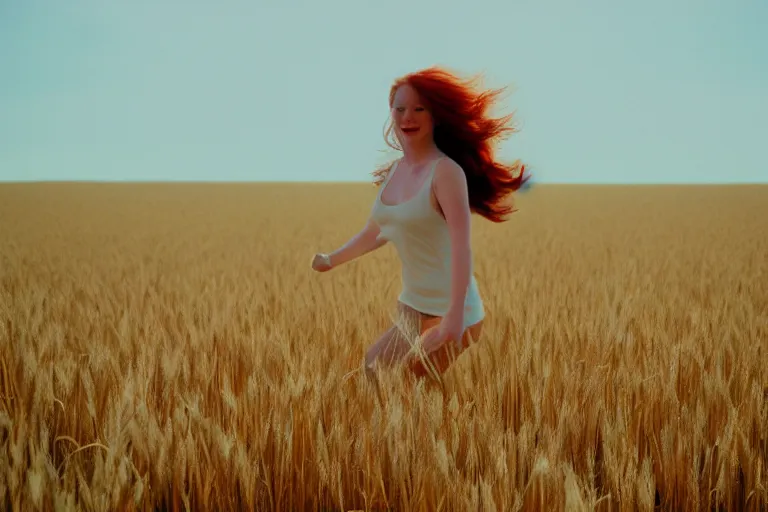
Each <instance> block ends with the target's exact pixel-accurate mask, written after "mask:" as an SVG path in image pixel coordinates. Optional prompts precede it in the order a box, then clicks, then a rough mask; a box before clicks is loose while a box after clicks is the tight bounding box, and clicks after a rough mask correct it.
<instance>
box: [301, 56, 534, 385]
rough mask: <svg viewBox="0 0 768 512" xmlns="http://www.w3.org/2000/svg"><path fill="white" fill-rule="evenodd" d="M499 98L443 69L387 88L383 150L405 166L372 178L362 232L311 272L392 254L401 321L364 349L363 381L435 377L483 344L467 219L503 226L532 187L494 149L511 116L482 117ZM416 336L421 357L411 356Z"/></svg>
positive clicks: (321, 257) (318, 258) (318, 259)
mask: <svg viewBox="0 0 768 512" xmlns="http://www.w3.org/2000/svg"><path fill="white" fill-rule="evenodd" d="M501 92H502V90H487V91H478V90H475V87H474V80H466V81H465V80H461V79H459V78H458V77H456V76H455V75H453V74H451V73H450V72H448V71H446V70H444V69H442V68H439V67H432V68H429V69H425V70H422V71H419V72H416V73H411V74H408V75H406V76H404V77H401V78H399V79H397V80H396V81H395V82H394V84H393V85H392V87H391V89H390V93H389V105H390V110H391V119H390V123H389V125H388V127H387V129H386V132H385V141H386V143H387V144H388V145H389V146H390V147H392V148H393V149H396V150H399V151H402V153H403V157H402V158H400V159H398V160H396V161H395V162H394V163H393V164H388V165H387V166H385V167H383V168H381V169H378V170H377V171H375V172H374V176H375V177H376V180H375V182H376V184H377V185H379V186H380V189H379V193H378V195H377V197H376V200H375V202H374V205H373V209H372V212H371V215H370V218H369V220H368V222H367V224H366V225H365V227H364V228H363V229H362V230H361V231H360V232H359V233H357V235H355V236H354V237H352V238H351V239H350V240H349V241H348V242H347V243H346V244H344V245H343V246H342V247H341V248H339V249H337V250H336V251H334V252H332V253H330V254H325V253H320V254H316V255H315V256H314V258H313V260H312V268H313V269H314V270H315V271H317V272H326V271H328V270H331V269H334V268H337V267H339V266H340V265H343V264H344V263H348V262H350V261H352V260H354V259H356V258H359V257H361V256H363V255H364V254H367V253H369V252H371V251H374V250H376V249H378V248H380V247H382V246H383V245H385V244H386V243H387V242H392V244H393V245H394V246H395V248H396V249H397V252H398V254H399V256H400V259H401V262H402V292H401V294H400V297H399V299H398V312H399V319H398V321H396V322H395V324H394V325H392V326H391V327H390V328H389V329H388V330H387V331H386V332H384V333H383V334H382V335H381V336H380V337H379V339H378V340H376V342H375V343H373V345H372V346H371V347H370V348H369V350H368V352H367V353H366V355H365V370H366V373H370V372H372V371H373V370H374V368H375V365H377V364H379V365H390V366H391V365H393V364H395V363H399V362H402V363H405V364H406V365H407V366H409V367H410V369H411V370H412V371H413V372H414V374H415V375H416V376H419V377H421V376H425V375H428V374H432V375H433V376H436V375H439V374H441V373H443V372H444V371H445V370H446V369H447V368H448V367H449V366H450V364H451V363H452V362H453V361H455V359H456V357H458V355H459V354H460V353H461V352H462V351H463V350H464V349H466V348H467V347H468V346H469V344H470V343H471V342H473V341H477V339H478V338H479V336H480V333H481V331H482V325H483V320H484V318H485V308H484V306H483V301H482V299H481V297H480V294H479V292H478V287H477V282H476V280H475V277H474V275H473V263H472V254H471V248H470V215H471V213H476V214H479V215H481V216H483V217H485V218H486V219H488V220H491V221H493V222H502V221H503V220H505V219H504V218H503V217H504V216H505V215H506V214H509V213H511V212H513V211H514V210H513V209H512V207H511V206H510V205H503V204H502V202H503V201H504V200H505V199H507V197H508V196H509V194H510V193H511V192H513V191H515V190H517V189H519V188H520V187H521V186H522V185H523V184H524V183H525V182H526V180H527V179H528V176H524V171H525V167H524V166H523V165H522V164H521V163H520V162H519V161H515V162H514V163H513V164H511V165H504V164H502V163H500V162H498V161H496V160H495V159H494V157H493V150H494V148H493V145H492V143H493V142H495V141H497V140H499V139H501V137H502V136H504V135H506V134H507V133H510V132H513V131H515V130H514V129H513V128H511V127H509V126H508V123H509V121H510V120H511V118H512V116H511V115H508V116H505V117H503V118H499V119H495V118H490V117H488V115H487V110H488V109H489V107H490V106H491V105H492V104H493V102H494V101H495V99H496V98H497V96H498V95H499V94H500V93H501ZM393 131H394V134H395V136H396V140H391V136H392V133H393ZM419 336H421V340H422V348H423V352H422V356H421V357H420V356H418V355H414V352H413V351H412V344H413V342H414V341H415V339H416V338H418V337H419Z"/></svg>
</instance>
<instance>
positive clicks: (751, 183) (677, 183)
mask: <svg viewBox="0 0 768 512" xmlns="http://www.w3.org/2000/svg"><path fill="white" fill-rule="evenodd" d="M42 184H48V185H56V184H59V185H66V184H102V185H371V186H375V185H374V183H373V181H360V180H358V181H351V180H347V181H330V180H325V181H312V180H290V181H286V180H92V179H82V180H77V179H70V180H0V186H3V185H42ZM766 185H768V181H721V182H714V181H707V182H683V181H659V182H651V181H628V182H614V181H594V182H593V181H547V182H538V183H537V182H534V183H532V184H531V185H530V186H528V187H527V188H524V189H521V190H522V191H526V190H530V189H532V188H536V187H540V186H541V187H543V186H675V187H679V186H700V187H712V186H715V187H717V186H766Z"/></svg>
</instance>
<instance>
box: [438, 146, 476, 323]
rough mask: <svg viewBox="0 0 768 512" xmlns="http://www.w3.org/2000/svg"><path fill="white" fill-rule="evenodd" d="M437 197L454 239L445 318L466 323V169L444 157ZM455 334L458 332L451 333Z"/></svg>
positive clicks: (469, 255) (468, 252)
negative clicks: (449, 299) (448, 303)
mask: <svg viewBox="0 0 768 512" xmlns="http://www.w3.org/2000/svg"><path fill="white" fill-rule="evenodd" d="M434 185H435V196H436V198H437V201H438V203H439V205H440V209H441V210H442V211H443V215H444V216H445V220H446V222H447V223H448V231H449V233H450V237H451V302H450V308H449V311H448V313H447V314H446V317H448V316H450V317H452V318H453V319H455V320H456V321H457V322H461V323H463V321H464V299H465V298H466V296H467V289H468V288H469V280H470V261H471V258H472V249H471V245H470V219H471V211H470V208H469V193H468V189H467V177H466V175H465V174H464V170H463V169H462V168H461V167H460V166H459V165H458V164H457V163H456V162H454V161H453V160H451V159H448V158H444V159H442V160H441V161H440V162H438V165H437V168H436V169H435V183H434ZM451 334H455V333H451Z"/></svg>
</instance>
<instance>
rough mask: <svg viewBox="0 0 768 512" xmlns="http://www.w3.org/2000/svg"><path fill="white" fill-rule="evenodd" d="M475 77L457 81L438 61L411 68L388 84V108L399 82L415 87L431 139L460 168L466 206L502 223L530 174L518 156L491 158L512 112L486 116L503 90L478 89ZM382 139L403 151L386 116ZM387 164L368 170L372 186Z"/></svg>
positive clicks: (507, 132)
mask: <svg viewBox="0 0 768 512" xmlns="http://www.w3.org/2000/svg"><path fill="white" fill-rule="evenodd" d="M478 78H479V77H473V78H470V79H467V80H462V79H460V78H459V77H457V76H456V75H454V74H453V73H450V72H449V71H447V70H446V69H443V68H440V67H437V66H434V67H431V68H427V69H424V70H421V71H418V72H415V73H410V74H408V75H405V76H403V77H400V78H398V79H397V80H395V82H394V83H393V84H392V87H391V88H390V91H389V107H390V109H391V108H392V105H393V103H394V99H395V93H396V92H397V89H398V88H399V87H400V86H402V85H404V84H408V85H410V86H411V87H413V88H414V89H415V90H416V91H417V92H418V94H419V96H420V97H421V100H422V101H423V103H424V104H425V106H426V108H427V110H429V112H430V113H431V115H432V119H433V121H434V124H435V127H434V140H435V144H436V145H437V147H438V148H439V149H440V151H442V152H443V153H445V154H446V155H447V156H448V157H450V158H451V159H453V160H454V161H455V162H456V163H457V164H459V165H460V166H461V168H462V169H463V170H464V174H465V175H466V177H467V188H468V190H469V206H470V209H471V210H472V212H473V213H477V214H478V215H481V216H483V217H485V218H486V219H488V220H490V221H493V222H503V221H505V220H506V219H505V218H504V217H505V216H506V215H507V214H510V213H513V212H515V211H516V209H515V208H514V207H513V206H512V204H511V202H510V203H509V204H504V201H505V200H507V199H509V198H510V197H511V193H512V192H514V191H516V190H518V189H519V188H520V187H522V186H523V184H524V183H525V182H526V181H527V180H528V179H529V177H530V176H526V175H525V174H524V173H525V169H526V167H525V165H523V164H522V163H521V162H520V160H515V161H514V162H512V163H511V164H504V163H502V162H499V161H497V160H496V159H495V157H494V152H495V145H496V143H497V142H500V141H501V140H503V139H505V138H506V137H507V136H508V135H510V134H512V133H514V132H516V131H517V130H516V128H514V127H512V126H510V121H511V120H512V114H509V115H506V116H504V117H501V118H493V117H490V116H489V115H488V110H489V109H490V108H491V107H492V106H493V105H494V103H495V102H496V100H497V98H498V97H499V95H500V94H501V93H502V92H504V90H505V89H504V88H502V89H490V90H479V89H478V88H477V82H478ZM384 140H385V142H386V143H387V145H388V146H389V147H391V148H392V149H395V150H398V151H402V146H401V145H400V143H399V141H398V140H397V137H396V134H395V133H394V126H393V121H392V118H391V117H390V119H389V121H388V123H387V126H386V128H385V131H384ZM392 163H393V162H388V163H387V164H385V165H384V166H382V167H379V168H378V169H376V170H375V171H374V172H373V175H374V183H375V184H376V185H377V186H378V185H381V183H382V182H383V181H384V179H385V177H386V175H387V174H388V173H389V170H390V169H391V166H392Z"/></svg>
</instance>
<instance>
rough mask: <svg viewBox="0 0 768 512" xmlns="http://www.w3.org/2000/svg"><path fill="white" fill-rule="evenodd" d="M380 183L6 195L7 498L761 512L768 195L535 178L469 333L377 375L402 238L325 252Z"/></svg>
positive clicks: (485, 253)
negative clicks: (359, 252)
mask: <svg viewBox="0 0 768 512" xmlns="http://www.w3.org/2000/svg"><path fill="white" fill-rule="evenodd" d="M374 194H375V189H373V187H371V186H366V185H341V184H333V185H332V184H327V185H306V184H303V185H298V184H297V185H287V184H271V185H265V184H261V185H257V184H93V183H79V184H77V183H68V184H67V183H63V184H55V183H42V184H7V185H3V186H1V187H0V236H1V239H2V245H0V320H2V322H1V323H0V347H1V349H2V350H1V352H0V354H1V355H0V372H2V373H1V374H0V507H2V508H3V509H4V510H6V509H11V510H19V511H23V510H98V511H106V510H184V509H192V510H277V511H287V510H384V509H387V508H389V509H390V510H409V511H410V510H418V511H421V510H429V511H433V510H434V511H437V510H445V511H454V510H456V511H476V510H483V511H493V510H499V511H508V510H766V509H768V467H766V465H767V464H768V369H767V368H768V364H767V363H768V187H764V186H762V187H761V186H750V187H747V186H743V187H742V186H731V187H728V186H722V187H714V186H712V187H703V186H702V187H693V186H692V187H683V186H679V187H673V186H669V187H652V186H644V187H618V186H617V187H614V186H539V187H536V188H534V189H533V190H531V191H530V192H528V193H526V194H522V195H519V196H518V198H517V199H516V203H517V206H518V207H519V208H520V210H519V211H518V212H517V213H515V214H513V215H512V217H511V219H510V221H509V222H507V223H505V224H500V225H497V224H492V223H490V222H487V221H484V220H482V219H475V220H474V224H473V230H474V231H473V251H474V254H473V256H474V261H475V267H476V276H477V279H478V282H479V286H480V290H481V293H482V294H483V298H484V300H485V304H486V308H487V311H488V317H487V320H486V324H485V328H484V333H483V337H482V339H481V340H480V342H479V343H477V344H476V345H474V346H472V347H471V348H470V349H469V350H468V351H467V352H466V353H465V354H464V355H463V356H462V357H461V358H460V359H459V361H457V363H456V364H455V365H454V366H453V367H451V369H450V370H449V371H448V372H447V373H446V374H445V375H444V376H443V378H442V379H441V380H439V381H418V382H412V381H408V380H407V379H404V378H403V376H402V374H400V373H398V372H397V371H391V372H383V373H382V374H381V375H380V376H379V382H378V384H375V383H374V382H371V381H368V380H367V379H365V378H364V376H362V375H361V374H360V373H359V372H357V370H358V369H359V368H360V366H361V364H362V358H363V355H364V353H365V350H366V347H367V346H368V345H369V344H370V343H372V342H373V340H374V339H375V338H376V337H377V336H378V334H380V333H381V332H382V331H383V330H385V329H386V328H387V327H388V325H389V322H390V321H391V312H392V311H393V309H394V306H395V301H396V298H397V293H398V292H399V263H398V260H397V257H396V254H395V252H394V250H393V249H392V248H391V247H389V246H386V247H384V248H382V249H381V250H379V251H377V252H375V253H372V254H370V255H368V256H366V257H364V258H363V259H361V260H359V261H356V262H353V263H350V264H348V265H347V266H345V267H341V268H338V269H335V270H333V271H332V272H330V273H327V274H316V273H313V272H312V271H311V270H310V269H309V261H310V258H311V256H312V254H313V253H314V252H315V251H323V250H332V249H335V248H336V247H338V246H339V245H340V244H342V243H344V242H345V241H346V240H347V239H348V238H349V237H350V236H352V235H353V234H354V233H355V232H356V230H357V229H359V228H360V227H361V226H362V223H363V222H364V221H365V219H366V217H367V215H368V212H369V211H370V206H371V200H372V199H373V197H374ZM374 385H378V386H379V388H380V390H381V392H382V402H379V401H378V399H377V394H376V389H375V388H374Z"/></svg>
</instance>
